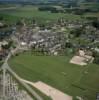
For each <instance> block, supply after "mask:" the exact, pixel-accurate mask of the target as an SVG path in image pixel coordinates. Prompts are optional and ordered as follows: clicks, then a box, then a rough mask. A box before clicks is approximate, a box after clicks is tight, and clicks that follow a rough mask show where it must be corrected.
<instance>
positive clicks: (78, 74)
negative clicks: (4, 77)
mask: <svg viewBox="0 0 99 100" xmlns="http://www.w3.org/2000/svg"><path fill="white" fill-rule="evenodd" d="M70 59H71V57H69V56H58V57H56V56H34V55H33V54H31V53H24V54H20V55H19V56H16V57H14V58H12V59H11V60H10V61H9V64H10V65H11V68H12V69H13V70H14V71H15V72H16V73H17V74H18V75H19V76H21V77H22V78H24V79H26V80H29V81H33V82H37V81H42V82H45V83H47V84H49V85H51V86H53V87H55V88H57V89H59V90H61V91H63V92H64V93H66V94H69V95H73V96H74V97H75V96H83V97H85V100H95V99H96V93H97V92H98V91H99V84H98V83H99V78H98V76H99V66H98V65H93V64H89V65H88V66H78V65H73V64H70V63H69V61H70Z"/></svg>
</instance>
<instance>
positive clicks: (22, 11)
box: [0, 6, 81, 23]
mask: <svg viewBox="0 0 99 100" xmlns="http://www.w3.org/2000/svg"><path fill="white" fill-rule="evenodd" d="M0 16H4V18H5V19H6V20H9V22H10V21H16V20H18V19H20V18H26V19H36V20H37V22H38V23H43V22H44V23H45V22H48V21H49V22H50V21H51V22H53V21H56V20H57V19H59V18H65V19H69V20H75V19H81V18H80V16H79V15H73V14H68V13H51V12H48V11H39V10H38V7H37V6H24V7H18V8H16V9H11V10H4V11H3V10H2V11H0Z"/></svg>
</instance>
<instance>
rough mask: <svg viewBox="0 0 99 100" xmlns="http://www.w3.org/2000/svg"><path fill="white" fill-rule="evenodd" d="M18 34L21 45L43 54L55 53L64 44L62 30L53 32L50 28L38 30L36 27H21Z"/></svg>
mask: <svg viewBox="0 0 99 100" xmlns="http://www.w3.org/2000/svg"><path fill="white" fill-rule="evenodd" d="M17 36H18V39H19V41H20V45H21V47H23V48H25V47H28V48H32V49H35V50H37V51H40V52H44V53H45V54H54V55H57V54H58V53H59V52H60V51H61V50H62V49H63V48H64V46H65V41H66V36H65V33H63V32H54V31H52V30H48V29H45V30H40V29H38V28H36V30H33V29H32V28H25V29H23V31H22V33H21V34H20V35H19V34H18V35H17Z"/></svg>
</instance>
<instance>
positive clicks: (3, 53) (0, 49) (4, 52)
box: [0, 41, 8, 60]
mask: <svg viewBox="0 0 99 100" xmlns="http://www.w3.org/2000/svg"><path fill="white" fill-rule="evenodd" d="M5 45H8V42H7V41H1V42H0V60H2V59H3V58H5V57H6V55H7V54H8V50H5V49H4V48H3V47H2V46H5Z"/></svg>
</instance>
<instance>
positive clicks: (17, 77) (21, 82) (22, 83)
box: [1, 46, 43, 100]
mask: <svg viewBox="0 0 99 100" xmlns="http://www.w3.org/2000/svg"><path fill="white" fill-rule="evenodd" d="M19 47H20V46H18V47H17V48H16V49H14V50H12V51H11V52H9V54H8V56H7V57H6V59H5V62H4V64H3V65H2V66H1V69H3V72H4V74H5V70H7V71H9V72H10V73H11V74H12V75H13V77H14V78H16V79H17V80H18V82H19V83H20V84H21V85H22V86H24V87H25V88H26V89H27V90H28V92H29V93H30V94H31V95H32V96H33V97H35V98H36V99H37V100H43V98H42V97H40V96H39V95H38V94H37V93H36V92H35V91H34V90H33V89H32V88H31V87H30V86H29V85H27V84H26V83H25V82H23V81H22V80H21V78H20V77H19V76H18V75H17V74H16V73H15V72H14V71H13V70H12V69H11V68H10V66H9V65H8V60H9V59H10V57H11V55H12V53H15V52H16V51H17V50H18V49H19ZM3 77H4V79H5V75H4V76H3ZM3 85H4V90H3V93H4V95H5V81H4V82H3Z"/></svg>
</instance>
